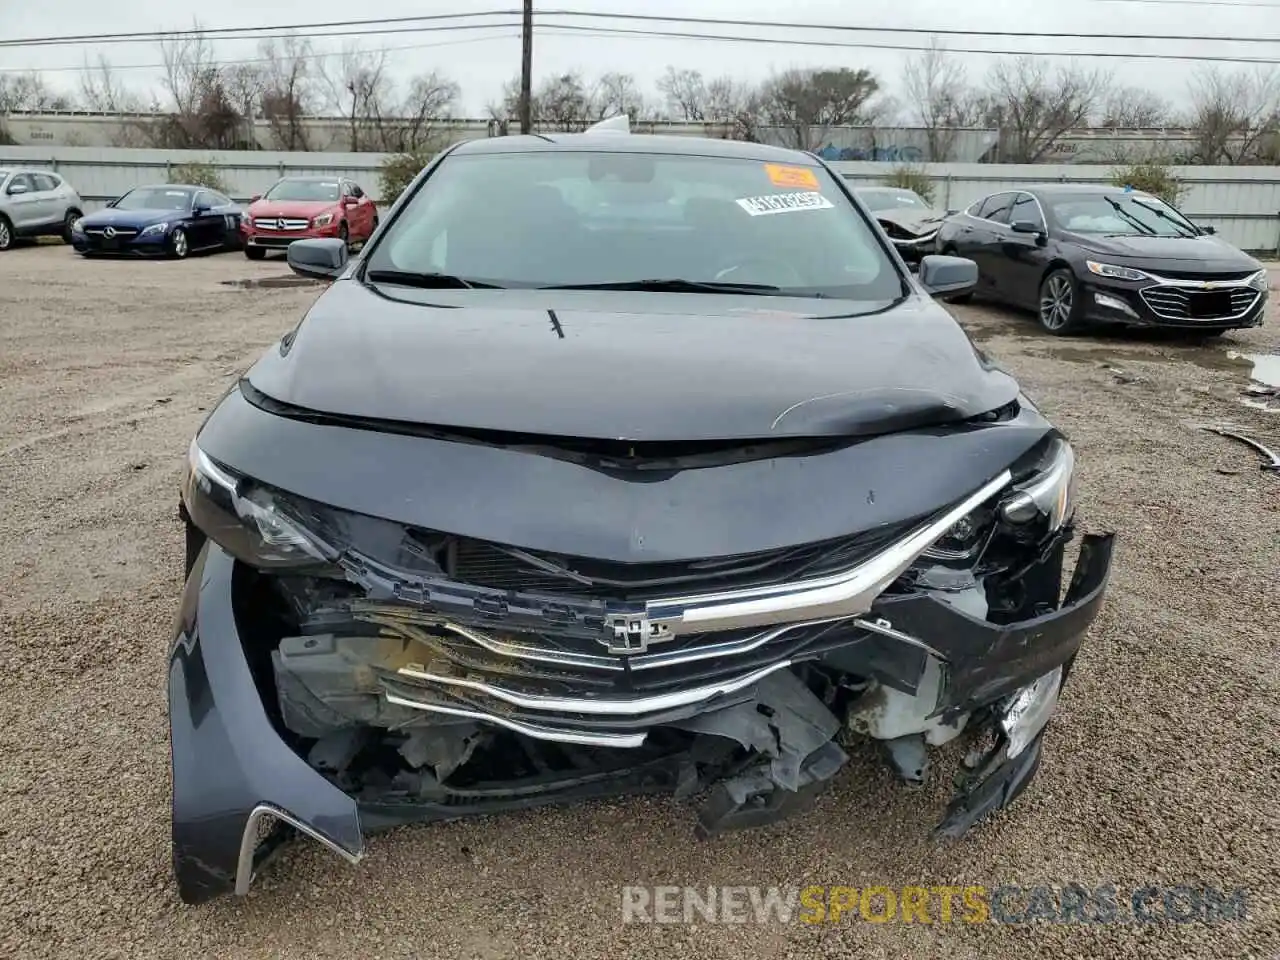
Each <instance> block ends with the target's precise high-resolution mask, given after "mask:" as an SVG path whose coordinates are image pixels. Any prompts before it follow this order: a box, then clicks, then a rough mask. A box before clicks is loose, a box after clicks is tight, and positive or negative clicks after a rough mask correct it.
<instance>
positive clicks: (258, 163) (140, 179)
mask: <svg viewBox="0 0 1280 960" xmlns="http://www.w3.org/2000/svg"><path fill="white" fill-rule="evenodd" d="M383 156H384V155H383V154H379V153H274V152H270V151H265V150H252V151H224V152H207V151H192V150H124V149H116V148H107V147H29V146H28V147H0V167H3V166H13V165H19V164H20V165H23V166H34V167H50V168H52V169H55V170H57V171H58V172H59V173H61V174H62V175H63V176H64V177H66V178H67V180H69V181H70V182H71V183H72V184H73V185H74V186H75V187H76V189H77V190H79V191H80V194H81V196H82V197H83V198H84V199H85V205H86V207H88V208H89V209H91V210H93V209H97V208H98V207H101V206H102V205H103V204H104V203H105V202H106V201H107V200H110V199H112V198H113V197H118V196H120V194H122V193H124V192H125V191H126V190H128V189H129V188H130V187H133V186H136V185H137V184H139V183H148V182H150V183H163V182H165V181H168V180H169V179H170V176H171V174H172V171H173V168H174V167H176V166H178V165H179V164H184V163H211V164H213V165H214V166H216V167H217V168H218V170H219V172H220V174H221V176H222V179H223V180H224V181H225V182H226V184H227V186H228V188H229V189H230V191H231V194H232V196H234V197H235V198H236V199H237V200H242V201H243V200H247V199H248V198H249V197H250V196H252V195H253V194H255V193H261V192H262V191H263V190H265V189H266V188H267V187H269V186H271V184H272V183H274V182H275V180H276V179H277V178H279V177H281V176H285V175H288V174H306V173H314V174H328V175H330V176H346V177H350V178H351V179H353V180H355V181H356V182H357V183H359V184H360V185H361V186H362V187H364V189H365V190H366V191H367V192H368V193H369V195H370V196H372V197H374V198H375V199H382V198H380V197H379V196H378V194H379V193H380V185H379V183H378V167H379V164H380V163H381V162H382V159H383ZM832 166H833V167H834V168H835V169H837V170H838V171H840V173H842V174H843V175H844V176H845V177H847V178H848V179H850V180H852V181H853V182H854V183H855V184H870V183H876V182H878V181H879V180H881V179H882V178H883V177H885V176H886V175H887V174H889V173H891V172H892V171H893V170H894V169H895V166H894V164H890V163H864V162H836V163H833V164H832ZM920 169H923V170H925V171H926V172H927V173H928V174H929V175H930V176H932V177H933V178H934V181H935V196H934V202H935V204H937V205H938V206H939V207H942V208H944V209H961V208H963V207H966V206H968V205H969V204H970V203H972V202H973V201H974V200H976V199H978V198H979V197H982V196H986V195H987V194H990V193H995V192H997V191H1000V190H1011V189H1017V188H1019V187H1026V186H1031V185H1033V184H1037V183H1040V184H1043V183H1106V182H1108V181H1109V179H1110V176H1111V167H1109V166H1089V165H1084V164H1062V165H1055V164H987V163H937V164H927V165H925V166H923V167H921V168H920ZM1176 172H1177V175H1178V177H1179V179H1181V181H1182V183H1183V184H1184V186H1185V188H1186V192H1185V194H1184V196H1183V198H1182V202H1181V204H1180V206H1181V208H1182V210H1183V211H1184V212H1185V213H1186V214H1187V215H1188V216H1189V217H1191V219H1192V220H1194V221H1196V222H1197V223H1201V224H1205V225H1209V226H1213V227H1216V228H1217V230H1218V232H1219V234H1220V235H1221V236H1222V237H1223V239H1225V240H1227V241H1228V242H1229V243H1233V244H1235V245H1236V246H1238V247H1241V248H1242V249H1245V250H1250V251H1255V252H1260V253H1266V254H1270V255H1272V256H1276V257H1277V258H1280V167H1179V168H1176Z"/></svg>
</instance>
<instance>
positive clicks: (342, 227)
mask: <svg viewBox="0 0 1280 960" xmlns="http://www.w3.org/2000/svg"><path fill="white" fill-rule="evenodd" d="M338 239H339V240H341V241H342V243H343V244H344V245H345V246H346V248H347V249H348V250H350V249H351V234H350V233H349V232H348V230H347V221H345V220H343V221H342V223H340V224H338Z"/></svg>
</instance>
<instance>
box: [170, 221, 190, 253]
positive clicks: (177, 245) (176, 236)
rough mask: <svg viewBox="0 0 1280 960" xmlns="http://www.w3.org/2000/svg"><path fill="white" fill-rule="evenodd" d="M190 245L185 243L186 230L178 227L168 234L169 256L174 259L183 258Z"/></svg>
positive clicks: (188, 251)
mask: <svg viewBox="0 0 1280 960" xmlns="http://www.w3.org/2000/svg"><path fill="white" fill-rule="evenodd" d="M190 252H191V247H190V246H189V245H188V243H187V231H185V230H183V229H182V228H181V227H178V228H177V229H176V230H174V231H173V233H171V234H169V256H171V257H173V258H174V259H175V260H184V259H186V256H187V254H188V253H190Z"/></svg>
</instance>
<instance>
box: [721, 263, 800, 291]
mask: <svg viewBox="0 0 1280 960" xmlns="http://www.w3.org/2000/svg"><path fill="white" fill-rule="evenodd" d="M715 279H716V280H722V281H724V282H726V283H767V284H769V285H770V286H774V287H803V286H805V285H806V284H805V280H804V277H802V276H801V275H800V271H798V270H797V269H796V268H795V267H793V266H792V265H791V264H789V263H787V262H786V261H785V260H775V259H773V258H772V257H761V256H751V257H745V258H744V259H741V260H739V261H737V262H736V263H731V264H729V265H728V266H727V267H724V268H723V269H722V270H720V271H719V272H718V273H717V274H716V275H715Z"/></svg>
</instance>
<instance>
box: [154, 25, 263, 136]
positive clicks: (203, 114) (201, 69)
mask: <svg viewBox="0 0 1280 960" xmlns="http://www.w3.org/2000/svg"><path fill="white" fill-rule="evenodd" d="M199 29H200V27H199V24H198V23H197V24H195V26H194V29H193V30H192V32H190V33H185V34H178V35H175V36H173V37H170V38H168V39H166V40H162V41H160V55H161V57H162V58H163V61H164V74H163V77H162V79H161V86H162V88H163V90H164V92H165V94H166V96H167V102H166V103H165V104H164V106H163V109H164V110H165V114H166V115H165V117H164V118H163V119H161V120H159V121H141V122H140V123H139V124H137V126H138V129H139V130H140V131H141V132H142V133H143V134H144V135H145V136H146V137H147V139H148V140H150V142H151V145H152V146H156V147H175V148H179V149H193V148H207V149H223V150H225V149H231V148H234V147H235V146H237V145H238V140H239V136H238V131H239V129H240V121H241V118H240V114H239V113H238V112H237V110H236V106H235V104H233V103H232V102H231V99H230V98H229V96H228V94H227V88H226V84H225V77H224V75H223V71H222V68H221V67H220V66H219V64H218V63H217V61H216V60H215V59H214V50H213V44H212V43H211V42H210V41H209V40H208V38H207V37H206V36H205V35H204V34H203V33H200V32H199Z"/></svg>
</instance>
